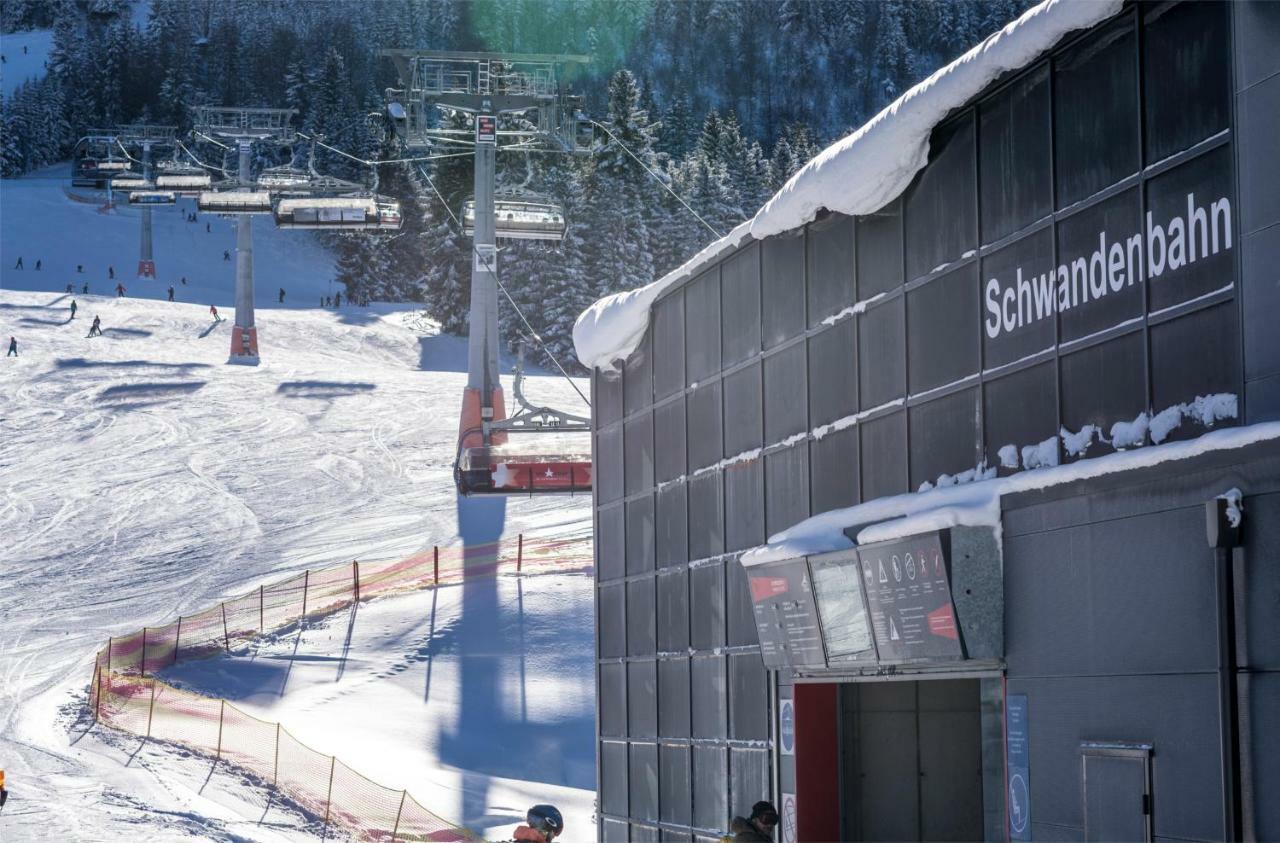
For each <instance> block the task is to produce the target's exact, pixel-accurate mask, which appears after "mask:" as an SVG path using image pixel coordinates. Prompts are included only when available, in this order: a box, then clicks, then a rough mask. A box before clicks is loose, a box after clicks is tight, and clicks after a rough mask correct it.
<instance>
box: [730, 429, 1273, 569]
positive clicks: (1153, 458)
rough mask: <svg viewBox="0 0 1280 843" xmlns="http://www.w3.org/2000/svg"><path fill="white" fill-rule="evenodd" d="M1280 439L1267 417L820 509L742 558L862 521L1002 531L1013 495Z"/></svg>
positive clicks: (793, 546) (818, 543)
mask: <svg viewBox="0 0 1280 843" xmlns="http://www.w3.org/2000/svg"><path fill="white" fill-rule="evenodd" d="M1277 439H1280V422H1264V423H1261V424H1255V425H1250V426H1247V427H1231V428H1225V429H1223V430H1215V431H1212V432H1209V433H1206V434H1204V435H1202V436H1199V437H1197V438H1195V439H1191V440H1187V441H1182V442H1171V443H1168V444H1164V445H1148V446H1146V447H1142V448H1135V449H1134V450H1131V451H1117V452H1115V453H1112V454H1107V455H1106V456H1102V457H1095V458H1093V459H1083V460H1077V461H1076V462H1072V463H1067V464H1065V465H1059V466H1055V467H1052V468H1038V469H1032V470H1029V471H1020V472H1018V473H1017V474H1011V475H1009V476H1007V477H999V478H996V479H993V480H982V481H979V482H974V483H967V484H965V485H962V486H944V487H939V488H936V489H930V490H929V491H927V492H908V493H906V494H902V495H895V496H893V497H888V498H877V499H876V500H873V501H867V502H866V503H861V504H856V505H854V506H850V507H845V508H844V509H833V510H831V511H830V512H824V513H822V514H820V515H814V516H812V517H811V518H807V519H805V520H804V521H801V522H800V523H799V524H796V525H794V526H792V527H789V528H787V529H785V530H783V531H782V532H780V533H775V534H774V535H772V536H770V537H769V542H768V544H764V545H761V546H759V547H755V548H752V549H751V550H748V551H747V552H746V553H745V554H743V556H742V564H743V565H745V566H747V567H751V566H753V565H764V564H766V563H769V562H780V561H782V560H784V559H795V558H797V557H800V556H810V555H812V554H815V553H826V552H827V551H831V550H845V549H847V548H850V547H853V546H854V542H852V541H850V539H849V538H848V536H847V535H845V532H844V531H845V530H846V529H849V528H852V527H859V526H862V525H868V526H865V527H863V528H862V529H861V530H859V531H858V542H857V543H858V544H870V543H872V542H878V541H887V540H889V539H895V538H902V537H904V536H910V535H916V534H918V533H923V532H927V531H929V530H937V529H943V528H946V527H954V526H974V527H977V526H989V527H992V528H993V529H995V530H997V531H998V530H999V528H1000V514H1001V513H1000V499H1001V498H1002V497H1004V496H1006V495H1012V494H1016V493H1018V492H1029V491H1035V490H1038V489H1047V488H1050V487H1052V486H1060V485H1062V484H1064V483H1073V482H1075V481H1078V480H1086V479H1089V478H1092V477H1101V476H1103V475H1107V474H1115V473H1117V472H1121V471H1132V470H1135V469H1139V468H1148V467H1150V466H1154V465H1159V464H1161V463H1166V462H1172V461H1176V460H1186V459H1191V458H1192V457H1198V456H1200V455H1201V454H1207V453H1210V452H1213V451H1227V450H1233V449H1237V448H1244V447H1247V446H1249V445H1254V444H1257V443H1260V442H1268V441H1275V440H1277Z"/></svg>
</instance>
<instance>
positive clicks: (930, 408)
mask: <svg viewBox="0 0 1280 843" xmlns="http://www.w3.org/2000/svg"><path fill="white" fill-rule="evenodd" d="M979 404H980V395H979V392H978V390H977V389H976V388H974V389H965V390H961V391H960V392H953V393H951V394H950V395H948V396H946V397H944V398H940V399H938V400H936V401H930V402H928V403H927V404H918V405H916V406H914V407H912V408H911V409H910V410H908V411H907V424H908V425H909V426H910V428H911V431H912V436H911V447H910V455H909V457H910V459H909V462H910V486H909V488H911V489H918V488H920V486H921V485H922V484H923V483H933V482H935V481H937V479H938V478H939V477H940V476H941V475H944V474H950V475H956V474H959V473H960V472H962V471H966V470H968V469H971V468H973V467H974V466H975V465H977V464H978V462H979V461H980V459H981V448H982V442H981V440H980V438H979V436H980V432H979V428H978V419H979V418H980V411H979Z"/></svg>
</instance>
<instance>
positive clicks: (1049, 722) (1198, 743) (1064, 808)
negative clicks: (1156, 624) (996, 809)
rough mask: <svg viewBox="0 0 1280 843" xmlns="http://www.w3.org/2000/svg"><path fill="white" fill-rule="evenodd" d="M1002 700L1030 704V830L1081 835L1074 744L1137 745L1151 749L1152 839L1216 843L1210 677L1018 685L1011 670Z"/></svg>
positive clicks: (1213, 686) (1214, 689)
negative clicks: (1022, 697) (1060, 829)
mask: <svg viewBox="0 0 1280 843" xmlns="http://www.w3.org/2000/svg"><path fill="white" fill-rule="evenodd" d="M1008 692H1009V693H1010V694H1026V695H1027V698H1028V721H1029V725H1030V735H1031V759H1032V767H1031V803H1032V806H1033V807H1032V810H1033V812H1034V816H1035V820H1034V821H1035V822H1036V823H1037V826H1036V828H1037V829H1038V828H1039V825H1038V823H1050V824H1053V825H1059V826H1065V827H1068V828H1075V829H1083V825H1084V817H1083V812H1082V801H1083V795H1082V793H1081V790H1080V742H1081V741H1082V740H1103V741H1106V740H1134V741H1136V740H1141V741H1147V742H1150V743H1152V744H1154V746H1155V755H1156V770H1155V776H1156V785H1155V793H1154V796H1155V798H1154V800H1153V801H1154V805H1155V827H1156V830H1157V831H1158V832H1159V833H1160V834H1163V835H1168V836H1171V837H1180V838H1182V839H1184V840H1214V839H1220V836H1221V833H1222V818H1221V808H1220V806H1221V805H1222V781H1221V771H1220V767H1219V765H1218V729H1217V727H1216V724H1215V723H1214V720H1213V719H1211V718H1213V713H1214V712H1216V711H1217V705H1218V703H1217V699H1218V684H1217V677H1216V676H1215V675H1214V674H1212V673H1209V674H1191V673H1182V674H1169V675H1145V676H1080V677H1065V678H1021V677H1019V676H1017V675H1015V672H1014V671H1012V670H1011V671H1010V672H1009V677H1008ZM1154 712H1159V716H1158V717H1156V716H1153V713H1154ZM1037 839H1039V838H1038V837H1037Z"/></svg>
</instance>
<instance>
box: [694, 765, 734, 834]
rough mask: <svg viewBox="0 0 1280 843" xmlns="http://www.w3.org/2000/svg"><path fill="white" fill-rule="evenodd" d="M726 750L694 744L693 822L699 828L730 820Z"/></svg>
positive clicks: (721, 823) (715, 825) (725, 824)
mask: <svg viewBox="0 0 1280 843" xmlns="http://www.w3.org/2000/svg"><path fill="white" fill-rule="evenodd" d="M728 753H729V751H728V750H726V749H723V748H721V747H718V746H695V747H694V748H693V824H694V825H695V826H697V827H698V828H716V829H719V828H724V827H725V826H727V825H728V823H729V769H728V768H729V754H728Z"/></svg>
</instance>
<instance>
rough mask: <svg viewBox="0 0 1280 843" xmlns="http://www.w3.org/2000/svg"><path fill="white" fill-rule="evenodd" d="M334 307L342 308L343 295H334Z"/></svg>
mask: <svg viewBox="0 0 1280 843" xmlns="http://www.w3.org/2000/svg"><path fill="white" fill-rule="evenodd" d="M333 306H334V307H342V293H334V294H333Z"/></svg>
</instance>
